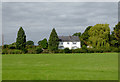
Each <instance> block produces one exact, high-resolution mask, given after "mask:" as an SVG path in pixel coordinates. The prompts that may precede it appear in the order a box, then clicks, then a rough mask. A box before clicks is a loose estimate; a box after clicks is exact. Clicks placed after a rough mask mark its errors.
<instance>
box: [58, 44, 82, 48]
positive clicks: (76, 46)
mask: <svg viewBox="0 0 120 82" xmlns="http://www.w3.org/2000/svg"><path fill="white" fill-rule="evenodd" d="M62 43H63V44H62ZM68 43H69V44H68ZM73 43H76V44H73ZM59 46H63V47H64V48H69V49H72V48H73V47H75V48H74V49H77V48H81V42H59ZM59 49H60V48H59ZM62 49H63V48H62Z"/></svg>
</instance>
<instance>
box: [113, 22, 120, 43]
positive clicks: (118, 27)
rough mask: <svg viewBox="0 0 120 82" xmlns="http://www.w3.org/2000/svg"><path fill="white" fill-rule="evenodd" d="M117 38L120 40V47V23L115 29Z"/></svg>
mask: <svg viewBox="0 0 120 82" xmlns="http://www.w3.org/2000/svg"><path fill="white" fill-rule="evenodd" d="M114 33H115V38H116V39H117V40H118V42H119V45H120V22H118V24H117V25H115V27H114Z"/></svg>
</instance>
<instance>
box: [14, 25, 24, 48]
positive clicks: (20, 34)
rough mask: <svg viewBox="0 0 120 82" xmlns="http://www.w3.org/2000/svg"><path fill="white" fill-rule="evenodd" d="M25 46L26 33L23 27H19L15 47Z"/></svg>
mask: <svg viewBox="0 0 120 82" xmlns="http://www.w3.org/2000/svg"><path fill="white" fill-rule="evenodd" d="M25 46H26V35H25V32H24V30H23V28H22V27H20V29H19V31H18V33H17V39H16V48H17V49H21V50H24V48H25Z"/></svg>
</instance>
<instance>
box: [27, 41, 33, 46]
mask: <svg viewBox="0 0 120 82" xmlns="http://www.w3.org/2000/svg"><path fill="white" fill-rule="evenodd" d="M26 45H32V46H33V45H34V42H33V41H31V40H29V41H27V42H26Z"/></svg>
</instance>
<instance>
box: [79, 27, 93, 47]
mask: <svg viewBox="0 0 120 82" xmlns="http://www.w3.org/2000/svg"><path fill="white" fill-rule="evenodd" d="M91 27H92V26H88V27H87V28H86V29H85V31H84V33H83V34H82V35H81V37H80V40H81V45H82V46H83V45H86V46H87V42H88V38H89V33H88V31H89V30H90V28H91Z"/></svg>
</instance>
